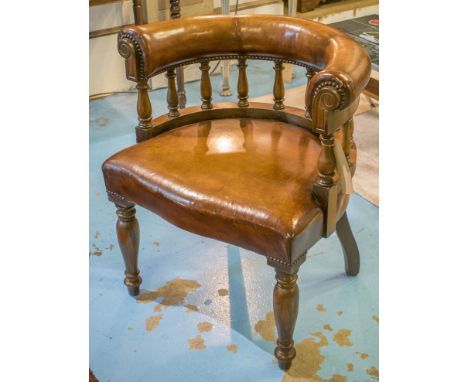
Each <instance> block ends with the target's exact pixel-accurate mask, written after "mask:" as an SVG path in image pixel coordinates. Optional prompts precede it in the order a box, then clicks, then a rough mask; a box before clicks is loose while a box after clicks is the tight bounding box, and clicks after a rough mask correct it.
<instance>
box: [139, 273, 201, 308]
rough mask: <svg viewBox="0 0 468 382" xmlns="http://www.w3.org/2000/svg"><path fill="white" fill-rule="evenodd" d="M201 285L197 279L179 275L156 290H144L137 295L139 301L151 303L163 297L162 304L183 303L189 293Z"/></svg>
mask: <svg viewBox="0 0 468 382" xmlns="http://www.w3.org/2000/svg"><path fill="white" fill-rule="evenodd" d="M200 286H201V285H200V284H199V283H198V282H197V281H195V280H184V279H181V278H179V277H177V278H175V279H174V280H171V281H169V282H167V283H166V285H164V286H163V287H161V288H159V289H156V290H155V291H152V292H151V291H142V292H141V293H140V295H139V296H138V297H137V302H139V303H149V302H152V301H155V300H156V299H158V298H161V297H162V300H161V302H160V304H161V305H164V306H177V305H182V304H183V303H184V300H185V298H186V297H187V295H188V294H189V293H191V292H193V291H195V290H197V289H198V288H200Z"/></svg>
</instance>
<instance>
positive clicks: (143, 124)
mask: <svg viewBox="0 0 468 382" xmlns="http://www.w3.org/2000/svg"><path fill="white" fill-rule="evenodd" d="M137 89H138V101H137V113H138V129H139V130H141V132H142V133H144V132H146V131H148V130H149V129H150V128H151V113H152V108H151V101H150V99H149V95H148V83H147V82H146V80H142V81H139V82H138V84H137Z"/></svg>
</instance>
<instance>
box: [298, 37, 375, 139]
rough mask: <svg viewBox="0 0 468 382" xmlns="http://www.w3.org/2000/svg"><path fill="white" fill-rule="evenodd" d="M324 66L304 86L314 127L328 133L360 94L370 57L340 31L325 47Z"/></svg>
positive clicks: (348, 112)
mask: <svg viewBox="0 0 468 382" xmlns="http://www.w3.org/2000/svg"><path fill="white" fill-rule="evenodd" d="M325 60H326V62H327V64H326V67H325V68H324V69H323V70H321V71H320V72H318V73H316V74H315V75H314V76H313V77H312V78H311V80H310V81H309V83H308V85H307V89H306V95H305V98H306V106H307V108H308V110H309V113H310V115H311V116H312V121H313V124H314V127H316V128H317V129H318V130H319V131H322V132H324V133H325V134H331V133H333V132H334V131H336V129H337V128H338V127H339V126H340V125H341V124H343V123H344V122H346V120H348V119H349V117H350V116H352V114H353V112H354V110H355V108H357V104H358V99H359V95H360V94H361V92H362V90H363V89H364V88H365V87H366V85H367V83H368V82H369V78H370V74H371V61H370V58H369V55H368V54H367V52H366V51H365V49H364V48H363V47H361V46H360V45H359V44H358V43H357V42H356V41H354V40H352V39H350V38H348V37H346V36H342V35H336V36H334V37H333V38H332V39H331V40H330V42H329V44H328V46H327V48H326V50H325Z"/></svg>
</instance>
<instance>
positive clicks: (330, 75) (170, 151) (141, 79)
mask: <svg viewBox="0 0 468 382" xmlns="http://www.w3.org/2000/svg"><path fill="white" fill-rule="evenodd" d="M118 49H119V52H120V54H121V55H122V56H123V57H124V58H125V63H126V74H127V78H128V79H129V80H132V81H135V82H136V83H137V88H138V92H139V94H138V105H137V111H138V117H139V123H138V126H137V127H136V137H137V141H138V142H139V143H137V144H136V145H134V146H132V147H129V148H127V149H125V150H123V151H121V152H119V153H117V154H115V155H113V156H112V157H110V158H109V159H107V160H106V161H105V163H104V164H103V173H104V178H105V183H106V187H107V191H108V196H109V199H110V200H111V201H112V202H114V203H115V204H116V206H117V215H118V220H117V236H118V239H119V244H120V248H121V251H122V254H123V258H124V261H125V270H126V271H125V280H124V283H125V284H126V285H127V287H128V290H129V293H130V294H131V295H138V293H139V286H140V284H141V282H142V280H141V277H140V276H139V270H138V264H137V257H138V243H139V228H138V221H137V220H136V218H135V208H134V206H135V204H138V205H139V206H142V207H144V208H147V209H149V210H151V211H153V212H155V213H156V214H159V215H160V216H161V217H163V218H164V219H166V220H168V221H169V222H171V223H173V224H175V225H176V226H178V227H180V228H182V229H185V230H187V231H190V232H194V233H197V234H200V235H203V236H207V237H211V238H215V239H218V240H222V241H225V242H228V243H231V244H234V245H237V246H240V247H243V248H246V249H249V250H252V251H254V252H256V253H258V254H260V255H263V256H265V257H266V259H267V263H268V264H269V265H271V266H273V267H274V268H275V270H276V279H277V284H276V286H275V288H274V292H273V305H274V313H275V320H276V326H277V331H278V342H277V347H276V349H275V356H276V357H277V358H278V361H279V365H280V367H282V368H283V369H287V368H288V367H290V365H291V361H292V359H293V358H294V356H295V349H294V341H293V332H294V326H295V322H296V318H297V313H298V296H299V290H298V287H297V284H296V281H297V272H298V270H299V267H300V265H301V264H302V263H303V262H304V261H305V258H306V252H307V251H308V250H309V249H310V248H311V247H312V246H313V245H314V244H315V243H316V242H317V241H319V240H320V239H321V238H322V237H328V236H329V235H331V234H332V233H333V232H335V231H336V233H337V235H338V238H339V239H340V242H341V245H342V248H343V252H344V258H345V269H346V272H347V274H348V275H356V274H357V273H358V272H359V252H358V248H357V245H356V242H355V240H354V237H353V235H352V232H351V230H350V226H349V223H348V220H347V217H346V207H347V204H348V200H349V196H350V194H351V192H352V185H351V177H352V174H353V173H354V170H355V165H356V147H355V145H354V142H353V139H352V134H353V121H352V117H353V113H354V112H355V110H356V108H357V106H358V102H359V95H360V93H361V91H362V90H363V89H364V87H365V86H366V84H367V82H368V80H369V76H370V70H371V65H370V60H369V57H368V55H367V53H366V52H365V50H364V49H363V48H362V47H361V46H360V45H358V44H357V43H356V42H355V41H354V40H352V39H350V38H348V37H347V36H346V35H344V34H343V33H341V32H339V31H336V30H334V29H332V28H330V27H327V26H325V25H322V24H318V23H315V22H312V21H308V20H302V19H297V18H291V17H284V16H260V15H255V16H234V17H231V16H208V17H196V18H187V19H182V20H170V21H165V22H160V23H154V24H147V25H139V26H131V27H127V28H125V29H124V30H123V31H122V32H121V33H120V34H119V37H118ZM224 59H237V60H238V68H239V80H238V84H237V89H238V97H239V101H238V102H237V103H233V102H225V103H219V104H213V103H212V97H211V83H210V77H209V62H210V61H211V60H224ZM249 59H262V60H270V61H273V62H274V73H275V74H274V82H273V97H274V99H273V104H262V103H252V102H249V101H248V79H247V71H246V68H247V62H248V60H249ZM194 62H200V70H201V81H200V95H201V100H202V104H201V105H200V106H195V107H189V108H184V109H180V108H179V105H178V97H177V91H176V86H175V70H176V68H178V67H180V66H182V65H186V64H190V63H194ZM283 62H289V63H293V64H296V65H300V66H303V67H305V68H307V77H308V79H309V81H308V85H307V89H306V92H305V112H304V110H303V109H300V108H295V107H286V106H285V105H284V103H283V101H284V85H283V82H282V69H283V65H282V64H283ZM162 72H166V76H167V79H168V91H167V102H168V113H167V114H165V115H162V116H159V117H157V118H153V117H152V108H151V103H150V101H149V97H148V85H147V81H148V79H149V78H151V77H152V76H154V75H156V74H158V73H162Z"/></svg>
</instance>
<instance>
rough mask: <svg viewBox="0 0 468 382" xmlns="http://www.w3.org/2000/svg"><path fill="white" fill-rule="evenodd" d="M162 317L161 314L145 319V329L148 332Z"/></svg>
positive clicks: (154, 327) (157, 324)
mask: <svg viewBox="0 0 468 382" xmlns="http://www.w3.org/2000/svg"><path fill="white" fill-rule="evenodd" d="M162 318H163V315H162V314H161V315H159V316H151V317H148V318H147V319H146V330H147V331H148V332H151V331H153V330H154V329H156V328H157V327H158V326H159V323H160V322H161V319H162Z"/></svg>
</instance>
